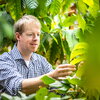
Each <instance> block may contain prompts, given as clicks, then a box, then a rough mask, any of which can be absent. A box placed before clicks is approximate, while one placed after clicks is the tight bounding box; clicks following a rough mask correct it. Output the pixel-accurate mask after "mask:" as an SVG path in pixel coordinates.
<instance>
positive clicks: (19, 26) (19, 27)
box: [14, 15, 41, 34]
mask: <svg viewBox="0 0 100 100" xmlns="http://www.w3.org/2000/svg"><path fill="white" fill-rule="evenodd" d="M31 22H32V23H34V24H39V27H40V28H41V24H40V21H39V20H38V19H37V18H36V17H35V16H32V15H24V16H22V18H20V19H19V20H18V21H17V22H16V23H15V24H14V31H15V33H16V32H19V33H20V34H22V33H23V32H24V30H25V25H26V24H28V23H31Z"/></svg>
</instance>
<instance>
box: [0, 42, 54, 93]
mask: <svg viewBox="0 0 100 100" xmlns="http://www.w3.org/2000/svg"><path fill="white" fill-rule="evenodd" d="M52 70H53V69H52V66H51V64H50V63H49V62H48V61H47V60H46V59H45V58H44V57H42V56H40V55H38V54H36V53H33V54H32V56H31V59H30V62H29V66H28V67H27V65H26V63H25V61H24V59H23V57H22V56H21V54H20V52H19V51H18V49H17V47H16V44H15V45H14V47H13V49H12V50H11V51H10V52H6V53H4V54H2V55H1V56H0V92H6V93H8V94H10V95H17V93H18V91H19V90H21V83H22V80H23V79H28V78H34V77H37V76H40V75H43V74H46V73H48V72H50V71H52Z"/></svg>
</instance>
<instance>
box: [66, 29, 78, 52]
mask: <svg viewBox="0 0 100 100" xmlns="http://www.w3.org/2000/svg"><path fill="white" fill-rule="evenodd" d="M66 40H67V42H68V45H69V48H70V51H71V50H72V49H73V47H74V45H76V44H77V43H78V40H77V39H76V37H75V30H67V31H66Z"/></svg>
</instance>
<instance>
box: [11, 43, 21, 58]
mask: <svg viewBox="0 0 100 100" xmlns="http://www.w3.org/2000/svg"><path fill="white" fill-rule="evenodd" d="M11 54H12V56H13V58H14V59H23V57H22V55H21V53H20V51H19V50H18V48H17V46H16V44H15V45H14V47H13V49H12V50H11Z"/></svg>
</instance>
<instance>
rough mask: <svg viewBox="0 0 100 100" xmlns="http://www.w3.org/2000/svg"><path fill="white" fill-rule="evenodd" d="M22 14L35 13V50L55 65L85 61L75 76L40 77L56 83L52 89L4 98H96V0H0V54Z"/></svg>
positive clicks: (98, 20) (98, 96)
mask: <svg viewBox="0 0 100 100" xmlns="http://www.w3.org/2000/svg"><path fill="white" fill-rule="evenodd" d="M24 14H31V15H34V16H36V17H37V18H38V19H39V20H40V22H41V25H42V30H41V43H40V47H39V49H38V51H37V53H39V54H41V55H43V56H45V57H46V58H47V59H48V61H49V62H50V63H51V64H52V65H54V66H55V65H57V64H60V63H71V64H76V66H78V64H79V63H80V62H81V61H84V62H85V63H84V65H81V66H80V67H79V68H78V67H77V71H76V72H75V73H74V74H75V75H74V76H77V77H67V78H66V79H64V80H62V81H57V80H54V79H51V78H49V77H47V76H45V77H44V78H42V80H43V81H44V83H45V84H49V86H50V87H51V88H52V87H55V89H54V90H52V91H53V92H50V91H49V90H48V89H46V88H41V89H40V90H39V91H37V93H36V94H33V95H30V96H25V95H24V94H22V93H20V94H21V97H20V98H19V97H11V96H8V95H7V94H2V97H3V100H54V99H55V100H74V99H76V100H78V99H79V100H99V99H100V86H99V84H100V82H99V77H100V75H99V73H100V70H99V69H100V68H99V67H100V64H99V59H100V53H99V52H100V50H99V49H100V47H99V43H100V39H99V37H100V35H99V31H100V29H99V25H100V18H99V17H100V16H99V15H100V14H99V0H0V23H1V24H0V53H1V54H2V53H3V52H5V51H9V50H10V48H12V46H13V44H14V41H15V40H14V33H13V24H14V22H15V21H17V20H18V19H19V18H20V17H21V16H23V15H24ZM91 63H92V64H91Z"/></svg>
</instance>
